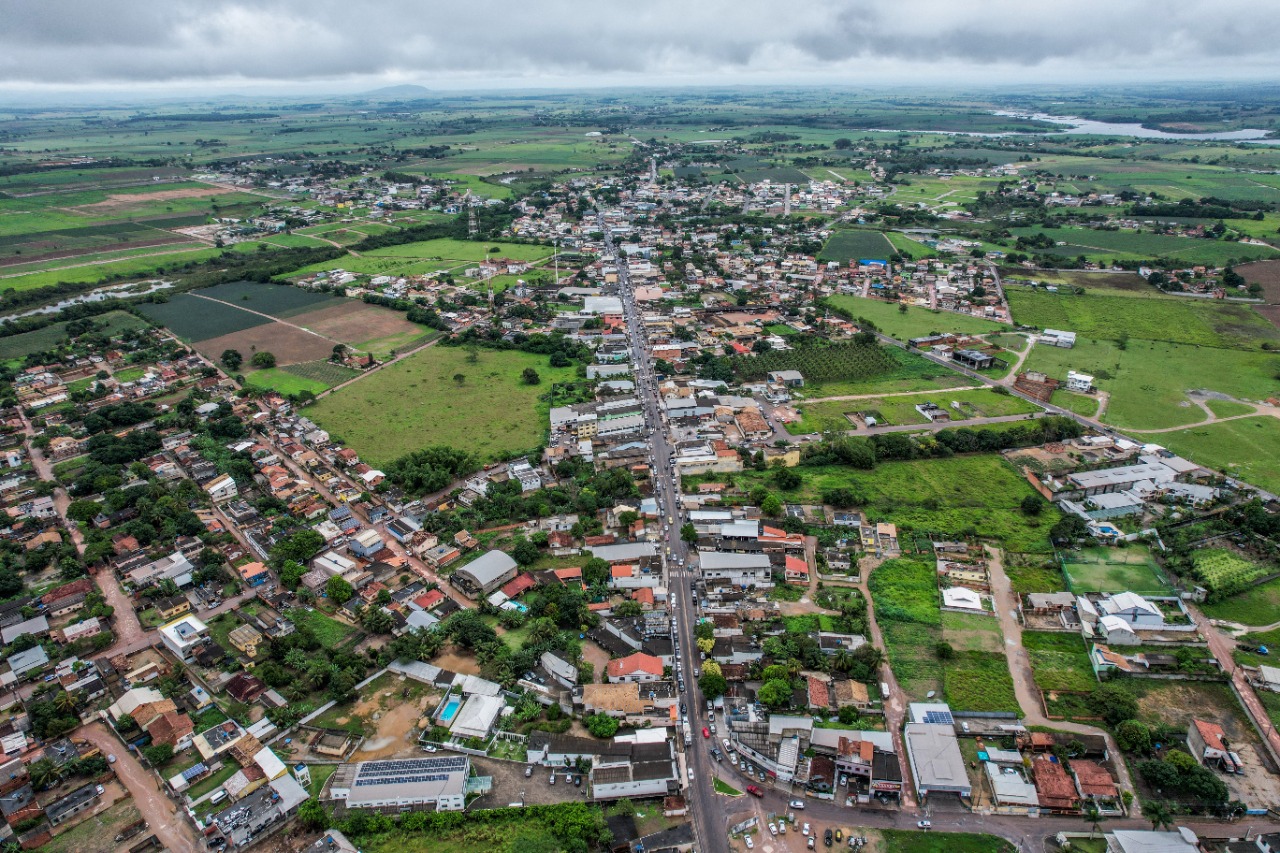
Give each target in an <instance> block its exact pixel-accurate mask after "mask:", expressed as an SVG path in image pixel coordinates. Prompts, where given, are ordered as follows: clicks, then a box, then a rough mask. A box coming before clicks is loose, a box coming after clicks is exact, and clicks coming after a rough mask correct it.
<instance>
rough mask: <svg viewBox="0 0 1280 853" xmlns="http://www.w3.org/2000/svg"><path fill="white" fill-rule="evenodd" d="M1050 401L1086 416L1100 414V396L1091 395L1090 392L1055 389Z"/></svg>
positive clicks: (1090, 416)
mask: <svg viewBox="0 0 1280 853" xmlns="http://www.w3.org/2000/svg"><path fill="white" fill-rule="evenodd" d="M1050 402H1052V403H1053V405H1055V406H1059V407H1061V408H1063V409H1066V410H1068V411H1071V412H1075V413H1076V414H1077V415H1084V416H1085V417H1086V418H1092V417H1094V416H1096V415H1097V414H1098V398H1097V397H1090V396H1089V395H1088V394H1075V393H1072V392H1071V391H1054V392H1053V399H1052V400H1051V401H1050Z"/></svg>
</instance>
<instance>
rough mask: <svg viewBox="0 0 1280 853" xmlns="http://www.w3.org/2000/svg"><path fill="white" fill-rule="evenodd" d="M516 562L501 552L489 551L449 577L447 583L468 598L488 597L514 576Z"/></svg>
mask: <svg viewBox="0 0 1280 853" xmlns="http://www.w3.org/2000/svg"><path fill="white" fill-rule="evenodd" d="M517 568H518V567H517V566H516V561H515V560H513V559H511V557H510V556H509V555H507V554H505V553H503V552H502V551H490V552H489V553H487V554H485V555H483V556H481V557H480V558H479V559H476V560H473V561H471V562H470V563H468V564H467V565H465V566H463V567H462V568H460V569H458V570H457V571H455V572H454V573H453V574H452V575H450V576H449V582H450V583H451V584H453V585H454V586H455V587H457V588H458V589H459V590H461V591H462V593H463V594H464V595H466V596H467V597H468V598H479V597H481V596H484V595H488V594H489V593H491V592H493V591H494V590H495V589H497V588H498V587H500V586H502V585H503V584H504V583H506V582H507V581H509V580H511V579H512V578H514V577H515V576H516V570H517Z"/></svg>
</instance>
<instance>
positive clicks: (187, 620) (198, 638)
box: [160, 613, 209, 663]
mask: <svg viewBox="0 0 1280 853" xmlns="http://www.w3.org/2000/svg"><path fill="white" fill-rule="evenodd" d="M208 639H209V626H208V625H206V624H204V623H203V622H201V621H200V620H199V619H197V618H196V617H195V616H194V615H193V614H190V613H188V614H185V615H183V616H182V617H181V618H179V619H175V620H174V621H172V622H170V623H169V624H167V625H164V626H163V627H161V628H160V640H161V642H163V643H164V645H165V648H167V649H168V650H169V651H171V652H172V653H173V654H174V655H175V656H176V657H177V658H178V660H180V661H182V662H183V663H191V661H192V660H193V659H194V655H195V651H196V649H198V648H199V647H200V646H203V645H204V644H205V642H206V641H207V640H208Z"/></svg>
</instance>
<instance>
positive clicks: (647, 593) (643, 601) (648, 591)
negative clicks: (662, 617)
mask: <svg viewBox="0 0 1280 853" xmlns="http://www.w3.org/2000/svg"><path fill="white" fill-rule="evenodd" d="M631 600H632V601H636V602H639V603H640V606H641V607H643V608H644V609H645V610H652V609H653V601H654V600H653V589H652V588H651V587H647V586H642V587H640V589H633V590H632V591H631Z"/></svg>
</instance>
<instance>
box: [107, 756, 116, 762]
mask: <svg viewBox="0 0 1280 853" xmlns="http://www.w3.org/2000/svg"><path fill="white" fill-rule="evenodd" d="M107 763H108V764H115V763H116V757H115V756H114V755H108V756H107Z"/></svg>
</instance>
